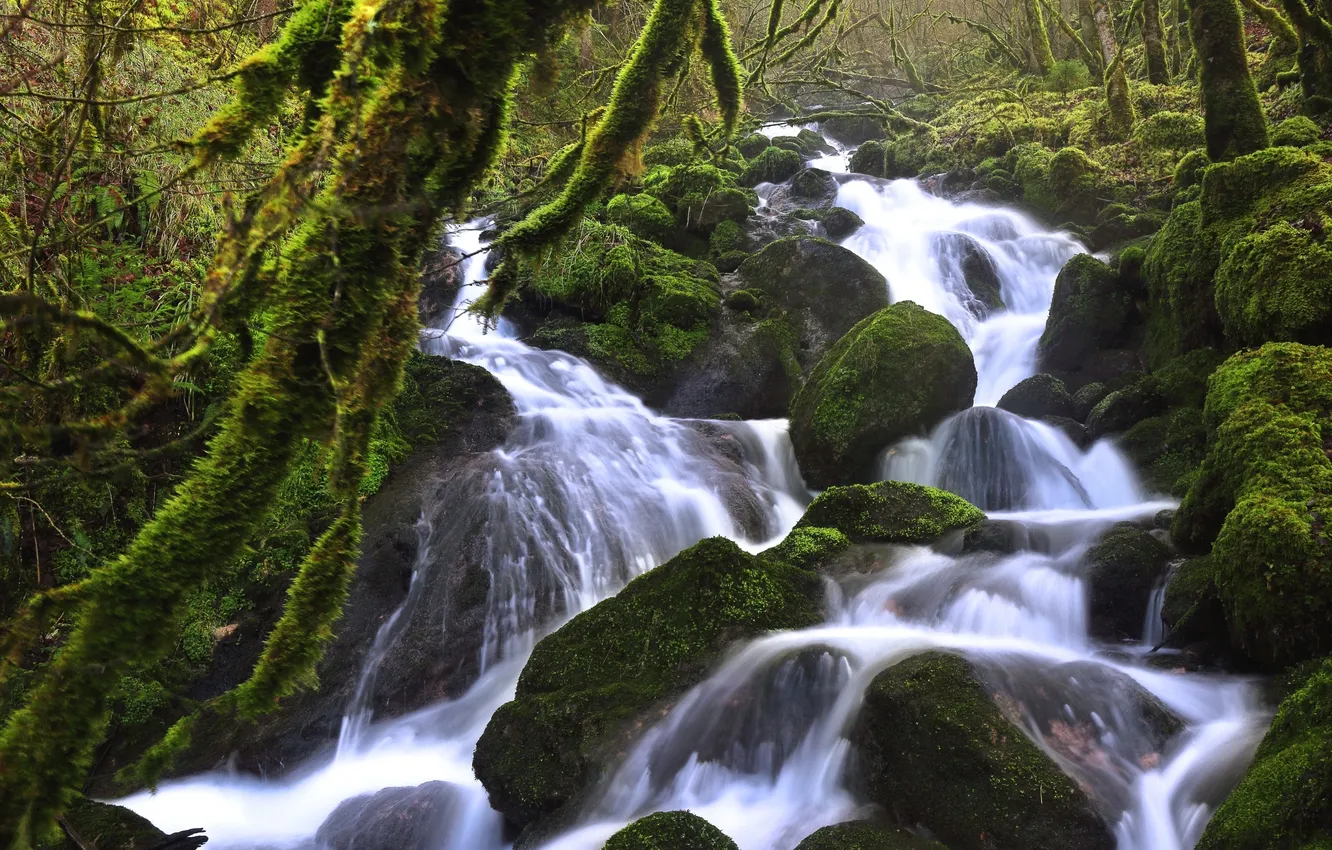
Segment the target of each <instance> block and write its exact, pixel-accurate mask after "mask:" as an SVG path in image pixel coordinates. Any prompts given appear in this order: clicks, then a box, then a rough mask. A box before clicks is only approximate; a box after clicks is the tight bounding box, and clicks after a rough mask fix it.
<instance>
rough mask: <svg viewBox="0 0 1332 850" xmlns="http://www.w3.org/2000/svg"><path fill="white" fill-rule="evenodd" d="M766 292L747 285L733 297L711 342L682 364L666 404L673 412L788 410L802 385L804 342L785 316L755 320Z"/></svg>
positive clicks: (765, 413)
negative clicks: (801, 347) (798, 337)
mask: <svg viewBox="0 0 1332 850" xmlns="http://www.w3.org/2000/svg"><path fill="white" fill-rule="evenodd" d="M760 297H761V293H756V292H755V291H754V290H748V289H742V290H738V291H736V292H733V293H731V295H730V296H728V297H727V300H726V305H727V307H728V308H730V309H728V310H727V311H726V312H725V313H723V314H722V316H721V318H720V319H718V320H717V322H716V323H715V325H714V329H713V333H712V335H711V336H710V337H709V338H708V340H707V342H705V343H704V344H703V345H701V346H699V347H698V348H697V349H695V350H694V352H693V353H692V354H691V355H690V357H689V360H688V361H686V362H685V363H684V364H682V365H681V366H680V369H679V372H680V379H679V381H678V383H677V384H676V386H675V391H674V392H673V393H672V395H671V396H670V398H669V399H668V400H667V401H666V403H665V404H664V405H663V410H664V412H665V413H666V414H667V415H669V416H677V417H702V418H712V417H716V416H718V415H720V414H722V413H733V414H736V415H738V416H739V417H740V418H741V419H774V418H780V417H782V416H785V415H786V411H787V409H788V407H789V406H790V403H791V399H792V397H794V395H795V393H796V390H797V389H798V388H799V386H800V379H801V376H802V374H803V370H802V369H801V366H800V358H799V344H798V341H797V338H796V333H795V331H794V330H793V329H792V328H791V325H790V323H789V322H788V321H787V320H786V319H785V318H782V317H778V318H772V319H764V320H762V321H755V320H754V319H753V318H752V314H753V313H756V312H759V311H760V310H761V305H762V301H761V300H760Z"/></svg>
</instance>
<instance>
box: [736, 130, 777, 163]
mask: <svg viewBox="0 0 1332 850" xmlns="http://www.w3.org/2000/svg"><path fill="white" fill-rule="evenodd" d="M771 146H772V142H771V141H769V139H768V137H767V136H765V135H763V134H762V133H751V134H749V135H748V136H745V137H744V138H743V139H741V140H740V141H739V142H736V145H735V147H736V150H738V151H740V155H741V156H743V157H744V158H745V159H753V158H754V157H756V156H758V155H759V154H761V153H763V152H764V151H766V150H767V149H768V148H769V147H771Z"/></svg>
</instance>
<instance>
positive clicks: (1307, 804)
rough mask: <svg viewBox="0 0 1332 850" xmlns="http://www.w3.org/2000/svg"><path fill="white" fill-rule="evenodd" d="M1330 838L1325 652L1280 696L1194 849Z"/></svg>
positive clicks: (1331, 697) (1330, 702)
mask: <svg viewBox="0 0 1332 850" xmlns="http://www.w3.org/2000/svg"><path fill="white" fill-rule="evenodd" d="M1329 844H1332V659H1326V660H1324V661H1322V662H1321V663H1320V664H1319V665H1318V666H1317V667H1316V668H1315V669H1314V671H1313V673H1312V675H1309V676H1308V678H1307V680H1306V681H1305V682H1304V684H1303V686H1302V687H1300V688H1299V689H1298V690H1296V691H1295V692H1294V693H1293V694H1291V695H1290V696H1289V697H1287V698H1286V699H1285V700H1284V701H1282V703H1281V706H1280V708H1279V709H1278V710H1277V715H1276V718H1275V719H1274V720H1273V721H1272V726H1271V728H1270V729H1268V731H1267V735H1266V737H1264V738H1263V741H1262V743H1261V744H1259V745H1258V752H1257V754H1256V756H1255V758H1254V762H1253V765H1252V766H1250V768H1249V771H1248V773H1247V774H1245V776H1244V778H1243V779H1242V780H1241V781H1240V784H1239V785H1238V786H1237V787H1236V788H1235V790H1234V791H1232V792H1231V793H1230V796H1229V797H1227V798H1226V801H1225V802H1224V803H1222V804H1221V806H1220V808H1218V809H1217V810H1216V814H1214V815H1213V816H1212V819H1211V820H1210V821H1209V822H1208V824H1207V829H1206V830H1205V831H1204V832H1203V835H1202V838H1201V839H1199V841H1198V845H1197V847H1198V848H1199V850H1229V848H1233V847H1270V848H1272V850H1315V848H1322V847H1327V846H1329Z"/></svg>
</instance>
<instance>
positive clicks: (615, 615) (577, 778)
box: [474, 538, 822, 826]
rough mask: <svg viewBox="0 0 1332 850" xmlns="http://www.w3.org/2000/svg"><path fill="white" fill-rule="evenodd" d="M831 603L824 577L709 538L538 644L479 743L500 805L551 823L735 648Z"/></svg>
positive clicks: (514, 817) (479, 766) (515, 817)
mask: <svg viewBox="0 0 1332 850" xmlns="http://www.w3.org/2000/svg"><path fill="white" fill-rule="evenodd" d="M821 593H822V584H821V582H820V580H819V578H818V576H817V575H816V574H814V573H812V572H810V571H807V570H804V569H801V568H800V567H796V566H792V565H791V564H789V563H786V562H785V561H782V560H778V559H776V558H766V557H763V558H760V557H755V556H753V555H749V554H747V553H745V552H744V551H742V550H741V549H740V548H739V547H738V546H736V545H735V544H734V543H732V542H731V541H729V540H725V539H723V538H711V539H708V540H704V541H702V542H701V543H699V544H697V545H695V546H694V547H692V548H690V549H687V550H685V551H684V552H681V553H680V554H679V555H677V556H675V557H674V558H672V559H671V560H670V561H668V562H667V563H665V564H663V565H662V566H660V567H657V568H656V569H654V570H652V571H650V572H648V573H646V574H644V575H642V576H640V577H639V578H637V579H635V580H634V581H632V582H630V583H629V585H628V586H627V587H625V589H624V590H622V591H620V593H619V594H617V595H616V596H613V597H611V598H609V599H606V600H604V601H603V602H600V603H598V604H597V605H596V606H594V607H593V608H591V609H589V610H587V611H585V612H583V613H582V614H579V615H578V616H577V617H575V618H574V619H573V620H571V621H569V623H567V624H566V625H565V626H563V627H562V628H560V629H559V630H558V631H556V632H555V633H554V634H552V635H550V636H548V637H546V638H545V639H543V640H542V641H541V642H540V643H538V644H537V647H536V649H535V650H534V651H533V653H532V656H531V658H530V659H529V661H528V663H527V666H526V667H525V668H524V669H523V673H522V676H521V677H520V678H519V680H518V688H517V695H516V697H515V699H514V701H513V702H510V703H508V704H506V705H504V706H503V707H501V708H500V709H499V711H498V712H496V713H495V715H494V716H493V717H492V718H491V720H490V723H489V724H488V725H487V727H486V731H485V733H484V734H483V735H482V737H481V740H480V742H479V743H478V744H477V749H476V756H475V759H474V767H475V769H476V774H477V776H478V777H479V778H480V779H481V781H482V783H483V784H484V785H485V786H486V789H487V791H488V792H489V793H490V800H491V804H492V805H494V806H495V807H496V808H497V809H498V810H499V811H501V812H502V813H503V814H504V815H505V817H506V818H508V819H509V821H510V822H512V823H514V824H517V825H519V826H522V825H526V824H528V823H530V822H532V821H533V820H535V819H536V818H538V817H540V816H541V815H543V814H547V813H550V812H553V811H554V810H555V809H557V808H558V807H559V806H561V805H562V804H563V803H564V802H566V801H568V800H569V799H570V798H571V797H572V796H573V795H574V794H576V793H577V792H578V791H579V790H581V789H583V788H586V787H588V786H589V785H590V784H591V783H592V782H594V781H596V779H597V778H598V776H599V774H600V772H601V771H603V770H605V769H606V768H607V767H609V766H610V765H611V764H613V763H614V762H615V759H616V756H615V753H614V752H613V750H614V749H615V748H616V746H618V744H617V743H616V742H617V741H619V736H620V734H621V733H623V732H626V731H628V730H629V729H630V727H632V726H633V725H635V724H639V723H643V722H648V721H649V718H651V717H655V716H657V715H656V712H659V711H660V707H661V705H662V703H663V701H665V700H669V699H672V698H675V697H678V696H679V695H681V694H683V693H684V692H685V691H687V690H688V689H689V688H690V687H692V686H693V685H695V684H697V683H698V682H699V681H701V680H702V679H703V677H704V676H706V674H707V672H708V670H709V669H710V668H711V666H712V664H713V663H714V662H715V661H716V659H717V658H718V657H719V655H720V653H721V652H722V651H723V650H724V649H725V648H726V647H727V646H728V645H730V644H731V643H733V642H734V641H737V640H742V639H744V638H746V637H752V636H754V635H757V634H761V633H763V632H765V631H769V630H772V629H796V628H804V627H808V626H811V625H814V624H815V623H818V622H819V621H820V620H821V613H820V596H821Z"/></svg>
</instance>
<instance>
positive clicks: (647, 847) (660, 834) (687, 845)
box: [605, 812, 738, 850]
mask: <svg viewBox="0 0 1332 850" xmlns="http://www.w3.org/2000/svg"><path fill="white" fill-rule="evenodd" d="M605 850H738V848H737V847H736V844H735V842H734V841H732V840H731V839H730V838H727V837H726V833H724V832H722V831H721V830H720V829H718V828H717V827H715V826H713V825H712V824H710V823H708V822H707V821H705V820H703V818H701V817H699V816H698V815H695V814H690V813H689V812H657V813H656V814H651V815H648V816H647V817H645V818H639V819H638V820H636V821H634V822H633V823H631V824H629V825H628V826H626V827H625V828H624V829H622V830H620V831H619V832H617V833H615V834H614V835H612V836H611V837H610V838H609V839H608V840H607V841H606V845H605Z"/></svg>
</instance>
